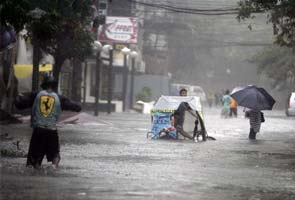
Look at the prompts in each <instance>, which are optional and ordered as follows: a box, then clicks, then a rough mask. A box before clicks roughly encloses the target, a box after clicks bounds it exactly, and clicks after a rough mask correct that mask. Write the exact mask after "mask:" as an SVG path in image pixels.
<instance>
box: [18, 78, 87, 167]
mask: <svg viewBox="0 0 295 200" xmlns="http://www.w3.org/2000/svg"><path fill="white" fill-rule="evenodd" d="M56 86H57V81H55V80H54V79H53V78H52V77H47V78H46V79H45V80H44V81H43V83H42V85H41V87H42V89H43V90H41V91H40V92H38V93H36V94H30V95H28V96H26V97H25V98H24V97H18V98H17V99H16V101H15V105H16V107H17V108H21V109H25V108H28V107H29V106H32V116H31V118H32V119H31V123H32V124H31V125H32V127H33V134H32V137H31V141H30V146H29V152H28V157H27V166H33V167H34V168H36V169H38V168H40V167H41V164H42V160H43V158H44V156H45V155H46V157H47V161H48V162H52V167H53V168H57V167H58V164H59V161H60V154H59V151H60V149H59V138H58V133H57V127H56V124H57V120H58V118H59V115H60V113H61V111H62V109H63V108H66V109H67V110H72V111H77V112H79V111H80V110H81V106H80V105H79V104H77V103H74V102H71V101H70V100H68V99H66V98H65V97H62V98H60V96H59V95H58V94H57V93H56V92H54V91H55V89H56ZM22 99H24V101H23V102H22V101H21V100H22Z"/></svg>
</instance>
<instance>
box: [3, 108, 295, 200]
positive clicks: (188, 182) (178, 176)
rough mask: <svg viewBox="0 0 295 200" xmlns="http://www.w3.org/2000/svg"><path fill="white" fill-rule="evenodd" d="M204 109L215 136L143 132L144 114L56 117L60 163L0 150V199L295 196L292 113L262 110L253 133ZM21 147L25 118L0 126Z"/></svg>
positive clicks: (252, 199) (26, 135)
mask: <svg viewBox="0 0 295 200" xmlns="http://www.w3.org/2000/svg"><path fill="white" fill-rule="evenodd" d="M219 113H220V110H219V109H209V108H207V109H206V110H205V123H206V127H207V131H208V133H209V135H210V136H214V137H215V138H216V139H217V140H216V141H207V142H197V143H194V142H191V141H189V140H179V141H169V140H148V139H146V132H147V131H148V130H149V129H150V125H151V124H150V116H149V115H141V114H137V113H121V114H119V113H114V114H111V115H106V114H103V115H101V116H99V120H100V122H101V123H99V125H97V124H79V125H77V124H72V125H62V126H61V127H60V129H59V135H60V140H61V156H62V160H61V163H60V164H61V166H60V168H59V169H57V170H52V169H50V168H49V164H47V163H46V162H44V165H43V169H41V170H39V171H38V170H33V169H28V168H26V167H25V162H26V159H25V158H9V157H2V158H1V194H0V199H3V200H4V199H5V200H8V199H63V200H67V199H69V200H70V199H71V200H72V199H184V200H187V199H205V200H207V199H208V200H209V199H219V200H237V199H245V200H259V199H261V200H262V199H265V200H275V199H284V200H291V199H292V200H293V199H295V134H294V133H295V131H294V128H295V125H294V120H295V118H287V117H285V116H284V113H283V112H282V111H271V112H265V117H266V122H265V123H264V124H263V125H262V128H261V133H259V134H258V135H257V141H249V140H248V139H247V137H248V129H249V122H248V120H247V119H244V118H243V116H242V112H240V113H239V114H240V116H239V117H238V118H231V119H223V118H220V116H219ZM1 129H2V131H6V132H8V133H9V134H10V135H12V136H13V137H14V138H17V139H19V140H21V145H22V146H21V147H22V148H23V149H27V147H28V143H29V139H30V134H31V133H30V132H31V130H30V128H29V127H28V125H27V124H25V125H24V124H21V125H10V126H2V127H1Z"/></svg>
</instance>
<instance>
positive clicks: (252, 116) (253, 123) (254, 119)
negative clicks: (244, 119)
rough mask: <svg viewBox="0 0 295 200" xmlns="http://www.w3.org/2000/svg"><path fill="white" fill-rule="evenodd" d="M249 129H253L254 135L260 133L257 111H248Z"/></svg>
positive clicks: (259, 113) (258, 113) (259, 114)
mask: <svg viewBox="0 0 295 200" xmlns="http://www.w3.org/2000/svg"><path fill="white" fill-rule="evenodd" d="M248 112H249V121H250V127H251V128H253V129H254V132H255V133H258V132H259V131H260V126H261V112H260V111H259V110H249V111H248Z"/></svg>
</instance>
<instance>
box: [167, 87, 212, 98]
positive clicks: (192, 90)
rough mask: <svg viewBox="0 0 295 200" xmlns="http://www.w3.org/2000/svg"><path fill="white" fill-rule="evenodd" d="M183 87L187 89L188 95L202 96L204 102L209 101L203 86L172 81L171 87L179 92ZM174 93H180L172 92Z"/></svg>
mask: <svg viewBox="0 0 295 200" xmlns="http://www.w3.org/2000/svg"><path fill="white" fill-rule="evenodd" d="M182 88H184V89H186V90H187V95H188V96H197V97H200V98H201V101H203V102H205V101H207V98H206V93H205V92H204V90H203V88H202V87H201V86H198V85H188V84H181V83H172V84H171V89H172V90H173V91H177V92H179V91H180V90H181V89H182ZM172 95H178V93H177V94H172Z"/></svg>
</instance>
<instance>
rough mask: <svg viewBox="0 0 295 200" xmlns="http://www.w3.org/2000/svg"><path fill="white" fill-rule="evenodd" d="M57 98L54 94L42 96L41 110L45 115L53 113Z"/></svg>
mask: <svg viewBox="0 0 295 200" xmlns="http://www.w3.org/2000/svg"><path fill="white" fill-rule="evenodd" d="M54 102H55V99H54V97H52V96H45V95H44V96H41V97H40V112H41V113H42V115H43V116H44V117H48V115H50V114H51V113H52V110H53V106H54Z"/></svg>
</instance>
